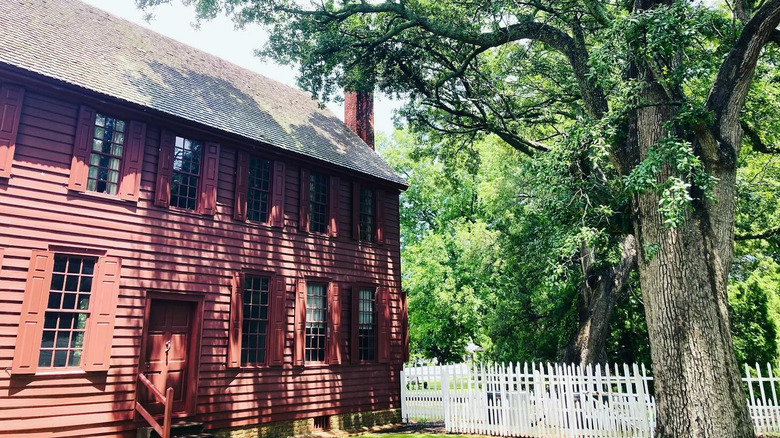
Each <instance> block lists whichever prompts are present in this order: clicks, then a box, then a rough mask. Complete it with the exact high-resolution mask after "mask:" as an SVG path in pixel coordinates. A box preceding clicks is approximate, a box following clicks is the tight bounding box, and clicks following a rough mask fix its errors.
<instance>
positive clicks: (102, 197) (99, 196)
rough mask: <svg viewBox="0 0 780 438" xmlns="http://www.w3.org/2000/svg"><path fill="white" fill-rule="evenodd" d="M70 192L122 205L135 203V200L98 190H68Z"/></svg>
mask: <svg viewBox="0 0 780 438" xmlns="http://www.w3.org/2000/svg"><path fill="white" fill-rule="evenodd" d="M69 192H70V193H72V194H75V195H76V196H83V197H85V198H93V199H100V200H101V201H108V202H115V203H117V204H122V205H137V204H138V202H137V201H128V200H127V199H122V198H120V197H119V195H109V194H107V193H98V192H89V191H85V192H77V191H75V190H70V191H69Z"/></svg>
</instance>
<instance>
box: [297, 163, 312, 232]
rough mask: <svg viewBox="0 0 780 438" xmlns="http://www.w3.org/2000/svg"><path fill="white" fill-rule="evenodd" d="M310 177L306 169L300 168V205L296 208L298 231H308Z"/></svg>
mask: <svg viewBox="0 0 780 438" xmlns="http://www.w3.org/2000/svg"><path fill="white" fill-rule="evenodd" d="M310 181H311V179H310V176H309V170H308V169H301V187H300V189H301V190H300V192H301V196H300V205H299V208H298V229H299V230H300V231H304V232H307V231H309V199H310V198H309V196H310V192H309V191H310V189H311V182H310Z"/></svg>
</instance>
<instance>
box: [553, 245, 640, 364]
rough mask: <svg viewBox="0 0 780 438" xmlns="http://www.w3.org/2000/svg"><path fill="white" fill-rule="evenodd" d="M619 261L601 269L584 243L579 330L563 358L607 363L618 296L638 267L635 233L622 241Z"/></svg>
mask: <svg viewBox="0 0 780 438" xmlns="http://www.w3.org/2000/svg"><path fill="white" fill-rule="evenodd" d="M620 247H621V250H622V255H621V260H620V263H618V264H617V265H616V266H613V267H607V268H601V269H598V268H596V267H594V266H593V264H594V262H595V255H594V254H593V251H592V250H591V249H590V248H588V246H587V245H585V244H583V246H582V250H581V251H580V263H581V265H582V274H583V281H582V287H581V288H580V296H579V301H578V304H577V306H578V310H579V324H578V327H577V333H575V334H574V337H573V338H572V340H571V342H569V344H568V345H567V346H566V348H564V350H563V354H562V357H561V360H562V361H563V362H565V363H573V364H579V365H582V366H585V365H588V364H593V365H595V364H606V363H607V352H606V344H607V336H608V335H609V321H610V319H612V310H613V309H614V308H615V301H616V299H617V297H618V296H619V295H620V294H621V293H623V291H624V290H625V288H626V284H627V283H626V280H627V279H628V275H629V274H630V273H631V271H632V270H634V268H636V254H637V253H636V243H635V240H634V236H632V235H628V236H626V237H625V238H624V239H623V241H622V242H621V244H620Z"/></svg>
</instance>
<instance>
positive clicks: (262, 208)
mask: <svg viewBox="0 0 780 438" xmlns="http://www.w3.org/2000/svg"><path fill="white" fill-rule="evenodd" d="M248 182H249V184H248V185H249V189H248V190H249V192H248V193H247V197H246V199H247V205H246V218H247V219H249V220H250V221H256V222H266V221H267V220H268V200H269V198H270V192H271V162H270V161H268V160H262V159H260V158H257V157H249V181H248Z"/></svg>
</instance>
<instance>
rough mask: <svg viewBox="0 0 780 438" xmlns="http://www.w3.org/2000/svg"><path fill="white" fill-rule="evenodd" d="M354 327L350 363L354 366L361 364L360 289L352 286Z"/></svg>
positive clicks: (350, 343)
mask: <svg viewBox="0 0 780 438" xmlns="http://www.w3.org/2000/svg"><path fill="white" fill-rule="evenodd" d="M351 317H352V327H351V328H350V330H351V333H350V336H349V347H350V348H349V361H350V362H351V363H353V364H358V363H360V350H359V342H360V337H359V334H360V287H359V286H357V285H353V286H352V315H351Z"/></svg>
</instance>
